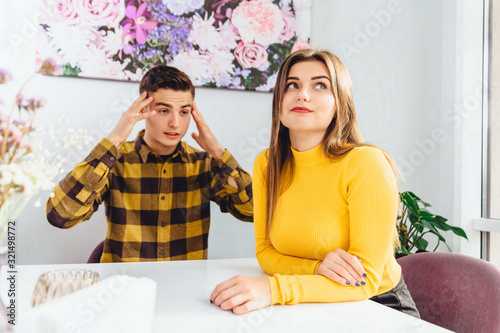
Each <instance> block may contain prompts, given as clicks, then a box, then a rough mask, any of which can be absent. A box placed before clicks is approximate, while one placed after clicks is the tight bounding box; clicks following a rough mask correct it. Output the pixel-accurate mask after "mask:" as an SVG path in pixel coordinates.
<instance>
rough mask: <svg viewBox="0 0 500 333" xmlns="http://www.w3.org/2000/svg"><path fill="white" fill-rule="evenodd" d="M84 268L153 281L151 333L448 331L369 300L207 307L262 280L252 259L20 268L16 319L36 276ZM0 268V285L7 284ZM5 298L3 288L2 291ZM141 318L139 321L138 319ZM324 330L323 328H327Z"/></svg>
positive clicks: (26, 300) (105, 275)
mask: <svg viewBox="0 0 500 333" xmlns="http://www.w3.org/2000/svg"><path fill="white" fill-rule="evenodd" d="M65 268H85V269H91V270H95V271H97V272H99V274H100V276H101V279H105V278H107V277H110V276H112V275H130V276H135V277H148V278H150V279H152V280H154V281H156V282H157V295H156V307H155V315H154V322H153V332H162V333H163V332H277V331H283V332H285V331H286V332H312V331H314V330H318V329H327V330H328V332H333V331H335V332H384V333H387V332H397V333H402V332H426V333H429V332H449V331H447V330H445V329H443V328H440V327H438V326H435V325H433V324H430V323H427V322H425V321H422V320H418V319H415V318H413V317H411V316H408V315H406V314H403V313H401V312H398V311H395V310H392V309H390V308H388V307H385V306H383V305H380V304H378V303H375V302H372V301H368V300H367V301H361V302H345V303H331V304H324V303H322V304H297V305H291V306H272V307H268V308H265V309H261V310H258V311H254V312H251V313H248V314H245V315H241V316H238V315H234V314H232V313H231V312H227V311H223V310H221V309H220V308H219V307H217V306H215V305H213V304H211V303H210V299H209V296H210V294H211V292H212V291H213V289H214V288H215V286H216V285H217V284H219V283H220V282H222V281H224V280H226V279H228V278H230V277H232V276H234V275H238V274H240V275H248V276H266V274H265V273H263V272H262V270H261V269H260V267H259V265H258V263H257V260H256V259H255V258H248V259H219V260H197V261H172V262H148V263H115V264H79V265H29V266H23V265H21V266H18V267H17V270H18V274H17V279H18V281H17V289H18V298H17V307H18V311H19V312H18V314H19V317H18V319H19V320H22V313H23V311H25V310H26V309H27V308H29V306H30V305H29V303H30V299H31V294H32V292H33V288H34V285H35V283H36V280H37V278H38V276H39V275H40V274H41V273H43V272H46V271H49V270H56V269H65ZM5 271H6V270H5V267H4V268H3V269H2V274H0V276H1V280H0V281H2V283H1V284H2V285H4V283H3V281H5ZM1 289H2V298H3V299H4V300H5V298H6V295H5V286H2V287H1ZM138 320H139V318H138ZM325 332H326V330H325Z"/></svg>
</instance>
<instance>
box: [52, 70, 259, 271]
mask: <svg viewBox="0 0 500 333" xmlns="http://www.w3.org/2000/svg"><path fill="white" fill-rule="evenodd" d="M139 90H140V92H141V96H140V97H139V98H138V99H137V100H136V101H135V102H134V103H133V104H132V105H131V106H130V108H129V109H128V110H127V111H126V112H125V113H123V115H122V116H121V118H120V120H119V121H118V123H117V124H116V126H115V128H114V129H113V130H112V131H111V133H110V134H109V135H108V137H106V138H102V139H101V141H100V142H99V143H98V144H97V146H96V147H95V148H94V149H93V150H92V151H91V152H90V155H89V156H88V157H87V158H86V159H85V160H84V161H83V162H81V163H78V164H76V166H75V168H74V170H73V171H72V172H70V173H69V174H68V175H67V176H66V177H65V178H64V179H63V180H62V181H61V182H60V183H59V184H58V186H57V187H56V189H55V191H54V196H53V197H52V198H49V200H48V202H47V219H48V220H49V222H50V223H51V224H52V225H54V226H56V227H59V228H70V227H73V226H74V225H76V224H78V223H80V222H82V221H85V220H88V219H89V218H90V217H91V216H92V214H93V213H94V212H95V211H96V210H97V208H98V207H99V205H100V204H101V203H102V202H104V205H105V209H106V219H107V222H108V231H107V235H106V240H105V242H104V251H103V254H102V257H101V262H120V261H154V260H185V259H206V258H207V242H208V231H209V227H210V200H212V201H215V202H216V203H217V204H218V205H219V206H220V209H221V211H222V212H230V213H231V214H232V215H233V216H235V217H236V218H238V219H240V220H242V221H252V220H253V212H252V209H253V207H252V189H251V188H252V180H251V177H250V175H249V174H248V173H247V172H246V171H244V170H243V169H241V168H240V166H239V165H238V162H236V160H235V159H234V158H233V156H232V155H231V154H230V153H229V152H228V151H227V150H226V149H224V148H223V147H222V146H221V144H220V143H219V142H218V141H217V139H216V138H215V137H214V135H213V134H212V132H211V131H210V129H209V127H208V125H207V124H206V123H205V121H204V120H203V117H202V116H201V114H200V111H199V110H198V109H197V107H196V104H195V103H194V87H193V84H192V83H191V80H190V79H189V78H188V76H187V75H186V74H184V73H183V72H181V71H179V70H178V69H176V68H173V67H169V66H157V67H154V68H152V69H151V70H149V71H148V72H147V73H146V74H145V75H144V77H143V79H142V81H141V83H140V87H139ZM191 116H192V117H193V119H194V121H195V122H196V127H197V129H198V132H199V133H198V134H196V133H193V135H192V136H193V138H194V140H195V141H196V142H197V143H198V144H199V145H200V147H202V148H203V149H204V150H205V152H202V151H199V150H197V149H195V148H193V147H191V146H189V145H187V144H186V143H185V142H183V141H181V140H182V138H183V137H184V135H185V134H186V132H187V130H188V127H189V122H190V118H191ZM143 119H145V125H146V126H145V130H142V131H141V132H140V133H139V134H138V136H137V138H136V139H135V141H128V142H125V140H127V138H128V137H129V135H130V133H131V132H132V128H133V127H134V125H135V123H136V122H138V121H140V120H143Z"/></svg>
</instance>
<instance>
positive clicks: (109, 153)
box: [89, 138, 122, 168]
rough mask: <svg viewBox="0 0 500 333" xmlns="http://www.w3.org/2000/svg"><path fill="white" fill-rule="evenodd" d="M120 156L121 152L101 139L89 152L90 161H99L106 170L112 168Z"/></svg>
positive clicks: (106, 140)
mask: <svg viewBox="0 0 500 333" xmlns="http://www.w3.org/2000/svg"><path fill="white" fill-rule="evenodd" d="M121 156H122V150H121V149H118V148H117V147H116V146H115V144H114V143H112V142H111V141H109V140H108V139H107V138H102V139H101V140H100V141H99V143H97V145H96V146H95V148H94V149H92V151H91V152H90V155H89V157H90V158H91V159H95V160H99V161H100V162H102V163H104V164H105V165H106V166H107V167H108V168H112V167H113V165H114V164H115V162H116V161H117V160H118V159H119V158H120V157H121Z"/></svg>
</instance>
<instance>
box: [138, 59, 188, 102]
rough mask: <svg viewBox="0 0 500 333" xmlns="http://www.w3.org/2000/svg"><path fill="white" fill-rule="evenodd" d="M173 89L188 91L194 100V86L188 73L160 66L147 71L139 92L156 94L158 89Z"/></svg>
mask: <svg viewBox="0 0 500 333" xmlns="http://www.w3.org/2000/svg"><path fill="white" fill-rule="evenodd" d="M161 88H164V89H172V90H175V91H178V90H180V91H187V90H189V92H190V93H191V95H192V96H193V99H194V86H193V83H192V82H191V80H190V79H189V76H187V75H186V73H184V72H182V71H180V70H178V69H177V68H175V67H171V66H165V65H158V66H155V67H153V68H151V69H150V70H148V71H147V73H146V74H144V76H143V77H142V80H141V83H140V85H139V92H140V93H141V94H142V93H143V92H144V91H148V92H155V91H157V90H158V89H161Z"/></svg>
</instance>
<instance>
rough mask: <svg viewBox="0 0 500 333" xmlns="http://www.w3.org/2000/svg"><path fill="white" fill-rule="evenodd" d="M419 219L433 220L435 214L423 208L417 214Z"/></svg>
mask: <svg viewBox="0 0 500 333" xmlns="http://www.w3.org/2000/svg"><path fill="white" fill-rule="evenodd" d="M418 217H419V219H421V220H426V221H434V220H435V219H436V215H434V214H432V213H429V212H426V211H425V210H421V211H420V212H419V214H418Z"/></svg>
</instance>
